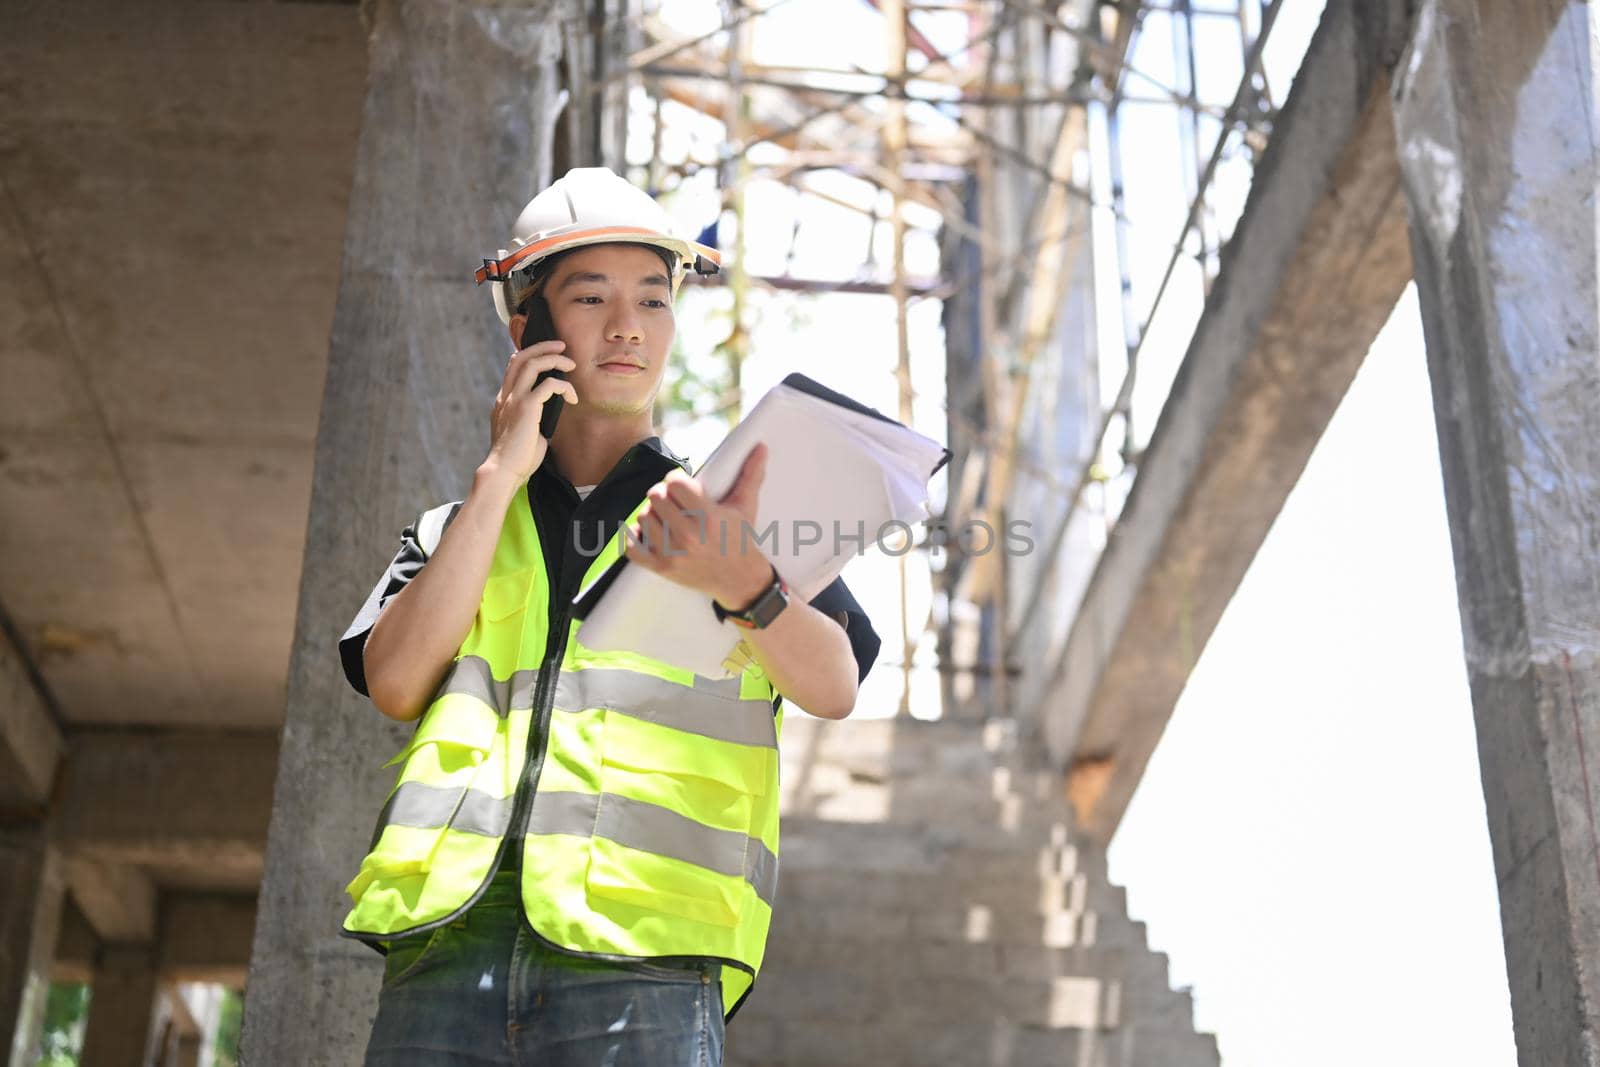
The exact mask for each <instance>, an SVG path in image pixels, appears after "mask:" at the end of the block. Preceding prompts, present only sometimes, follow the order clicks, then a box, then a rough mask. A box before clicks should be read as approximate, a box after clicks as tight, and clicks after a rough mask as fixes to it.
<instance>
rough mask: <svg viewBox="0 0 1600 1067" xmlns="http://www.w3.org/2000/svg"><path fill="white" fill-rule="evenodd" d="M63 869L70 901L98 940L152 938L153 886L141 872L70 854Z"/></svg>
mask: <svg viewBox="0 0 1600 1067" xmlns="http://www.w3.org/2000/svg"><path fill="white" fill-rule="evenodd" d="M66 867H67V887H68V889H70V890H71V892H72V899H73V901H74V902H75V903H76V904H77V905H78V910H79V911H80V912H81V913H82V914H83V916H84V918H86V919H87V920H88V921H89V926H90V928H91V929H93V930H94V932H95V936H96V937H97V938H99V940H101V941H110V942H125V943H139V944H142V943H144V942H147V941H153V940H154V939H155V936H156V887H155V883H154V882H152V881H151V880H150V876H149V875H147V874H145V873H144V871H143V870H141V869H140V868H137V867H130V866H127V865H125V864H111V863H105V862H103V861H101V860H98V859H95V858H94V857H93V856H85V855H77V856H70V855H69V856H68V857H67V858H66Z"/></svg>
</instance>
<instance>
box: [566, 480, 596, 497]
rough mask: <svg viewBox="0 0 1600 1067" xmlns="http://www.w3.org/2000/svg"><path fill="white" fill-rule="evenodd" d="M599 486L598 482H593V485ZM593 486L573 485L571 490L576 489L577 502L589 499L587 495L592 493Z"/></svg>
mask: <svg viewBox="0 0 1600 1067" xmlns="http://www.w3.org/2000/svg"><path fill="white" fill-rule="evenodd" d="M599 484H600V483H599V482H595V483H594V485H599ZM594 485H575V486H573V487H572V488H574V489H576V490H577V491H578V499H579V500H587V499H589V494H590V493H592V492H594Z"/></svg>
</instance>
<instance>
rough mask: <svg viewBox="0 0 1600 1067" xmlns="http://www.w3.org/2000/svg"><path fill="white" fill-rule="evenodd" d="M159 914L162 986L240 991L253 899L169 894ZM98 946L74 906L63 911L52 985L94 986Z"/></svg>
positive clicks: (252, 923) (250, 934)
mask: <svg viewBox="0 0 1600 1067" xmlns="http://www.w3.org/2000/svg"><path fill="white" fill-rule="evenodd" d="M158 912H159V915H160V921H159V924H158V928H159V933H158V935H157V937H156V940H155V946H154V947H155V960H156V962H155V966H156V977H157V978H158V979H159V980H160V981H161V982H163V983H173V982H215V983H217V984H218V985H224V986H227V987H228V988H230V989H243V988H244V983H245V973H246V971H247V969H248V967H249V964H250V944H251V939H252V937H253V936H254V932H255V921H256V901H255V898H254V897H253V896H248V895H243V894H237V893H198V892H168V893H163V894H162V895H161V899H160V904H159V906H158ZM100 945H101V940H100V938H99V937H97V936H96V935H95V931H94V928H93V927H91V926H90V925H89V921H88V920H87V919H85V918H84V917H83V915H82V913H81V912H79V911H78V910H77V908H76V907H74V906H70V905H69V906H68V907H66V908H64V909H63V910H62V915H61V933H60V936H59V938H58V939H57V941H56V952H55V960H54V965H53V966H52V967H51V970H50V980H51V981H54V982H89V981H93V979H94V967H95V961H96V960H97V959H98V957H99V953H100ZM30 1062H31V1061H30Z"/></svg>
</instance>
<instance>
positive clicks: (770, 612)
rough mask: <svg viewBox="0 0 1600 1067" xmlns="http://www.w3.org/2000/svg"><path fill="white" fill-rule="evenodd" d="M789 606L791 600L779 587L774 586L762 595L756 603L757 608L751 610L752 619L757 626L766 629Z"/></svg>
mask: <svg viewBox="0 0 1600 1067" xmlns="http://www.w3.org/2000/svg"><path fill="white" fill-rule="evenodd" d="M788 604H789V598H788V597H787V596H785V595H784V592H783V590H782V589H781V588H780V587H779V586H777V585H776V584H774V585H773V586H772V588H770V589H768V590H767V591H766V593H764V594H763V595H762V597H761V599H760V600H758V601H756V605H755V607H753V608H751V609H750V619H751V621H752V622H754V623H755V624H756V625H757V626H762V627H765V626H766V625H768V624H769V623H771V622H772V620H773V619H776V618H777V617H778V613H779V612H781V611H782V610H783V609H784V608H785V607H787V606H788Z"/></svg>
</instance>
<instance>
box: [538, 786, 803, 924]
mask: <svg viewBox="0 0 1600 1067" xmlns="http://www.w3.org/2000/svg"><path fill="white" fill-rule="evenodd" d="M602 797H604V798H605V802H604V803H603V804H602V803H601V798H602ZM528 833H529V834H569V835H572V836H575V837H604V838H606V839H607V840H610V841H615V842H616V843H617V844H619V845H623V846H625V847H627V848H634V849H638V850H639V851H640V852H653V853H655V854H656V855H658V856H667V857H669V858H671V859H676V860H684V861H686V862H688V863H693V864H695V865H697V866H700V867H705V868H707V869H709V870H713V871H716V872H717V873H718V874H725V875H728V876H730V877H734V878H743V879H744V880H745V881H747V882H749V883H750V884H751V886H753V887H754V888H755V891H756V895H757V896H759V897H760V898H761V899H762V900H764V901H766V902H767V906H768V907H771V906H772V901H773V898H774V897H775V895H776V893H777V889H778V857H777V856H775V855H773V853H772V850H771V849H769V848H767V846H766V845H765V844H764V843H763V842H762V841H761V839H760V838H756V837H749V836H747V835H745V834H741V833H739V832H738V831H736V830H718V829H716V828H714V827H710V826H705V825H703V824H701V823H697V822H695V821H694V820H693V819H690V818H687V817H685V816H683V815H679V814H678V813H677V812H675V811H671V810H669V809H667V808H663V807H659V806H657V805H655V804H649V803H646V802H645V801H642V800H633V799H631V798H629V797H621V796H617V795H616V794H614V793H604V794H601V793H545V792H539V793H536V794H535V795H534V801H533V811H532V812H530V813H529V815H528Z"/></svg>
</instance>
